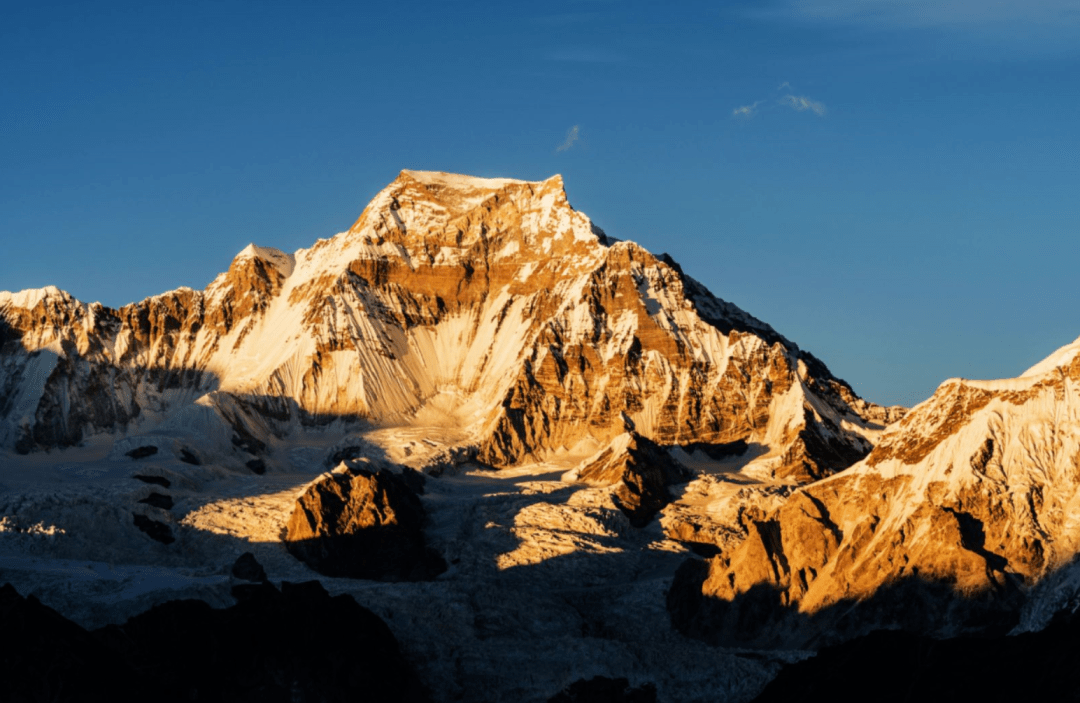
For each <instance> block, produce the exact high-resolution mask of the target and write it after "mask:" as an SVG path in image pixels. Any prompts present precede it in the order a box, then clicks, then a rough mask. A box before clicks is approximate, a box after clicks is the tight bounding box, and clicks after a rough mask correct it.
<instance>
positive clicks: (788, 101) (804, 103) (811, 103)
mask: <svg viewBox="0 0 1080 703" xmlns="http://www.w3.org/2000/svg"><path fill="white" fill-rule="evenodd" d="M780 104H781V105H786V106H787V107H790V108H791V109H792V110H795V111H796V112H806V111H807V110H809V111H811V112H813V113H814V114H815V115H817V116H818V117H824V116H825V113H826V112H828V110H827V108H826V107H825V103H822V102H818V101H817V100H811V99H810V98H808V97H806V96H805V95H785V96H784V97H783V98H781V99H780Z"/></svg>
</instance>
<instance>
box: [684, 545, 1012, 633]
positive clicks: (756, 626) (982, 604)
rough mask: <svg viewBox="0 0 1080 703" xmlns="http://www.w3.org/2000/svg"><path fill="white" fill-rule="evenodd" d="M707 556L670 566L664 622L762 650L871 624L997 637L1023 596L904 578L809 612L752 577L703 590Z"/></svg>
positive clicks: (858, 629) (862, 630) (871, 626)
mask: <svg viewBox="0 0 1080 703" xmlns="http://www.w3.org/2000/svg"><path fill="white" fill-rule="evenodd" d="M708 576H709V562H708V561H707V560H701V559H689V560H687V561H685V562H683V564H682V565H680V566H679V568H678V569H677V570H676V572H675V578H674V580H673V582H672V585H671V588H670V589H669V591H668V595H667V609H668V613H669V614H670V616H671V622H672V625H673V626H674V627H675V629H676V630H678V631H679V632H681V633H682V634H684V635H686V636H688V637H692V638H694V639H699V640H702V641H704V642H707V643H709V644H712V645H717V646H726V647H752V648H762V649H774V648H779V649H817V648H819V647H824V646H829V645H836V644H839V643H841V642H844V641H847V640H850V639H852V638H855V637H859V636H862V635H866V634H867V633H869V632H871V631H874V630H882V629H896V630H902V631H906V632H913V633H920V634H930V635H933V634H939V635H940V634H943V633H944V634H961V635H973V636H1003V635H1005V633H1007V632H1009V631H1010V630H1012V629H1013V628H1014V627H1015V626H1016V625H1017V624H1018V623H1019V617H1020V615H1019V613H1020V608H1021V605H1022V600H1023V595H1022V593H1021V591H1020V590H1019V588H1018V587H1017V586H1016V584H1008V585H1007V587H1003V588H1002V589H1000V590H998V591H987V592H984V593H971V594H962V593H958V592H957V591H956V590H955V589H954V584H952V583H948V582H946V581H935V580H929V579H924V578H922V577H920V576H917V575H915V576H908V577H906V578H900V579H896V580H895V581H893V582H892V583H891V584H889V585H887V586H885V587H882V588H880V589H879V590H878V591H877V592H876V593H875V594H874V595H873V596H871V597H868V598H863V599H854V598H851V599H843V600H840V601H837V602H835V603H833V604H832V605H830V606H828V607H826V608H822V609H821V610H818V611H816V612H813V613H804V612H800V611H799V609H798V604H790V605H789V604H787V603H785V601H784V598H785V595H786V594H785V592H784V591H782V590H779V589H777V588H775V587H773V586H771V585H769V584H767V583H760V584H758V585H756V586H753V587H752V588H750V589H749V590H747V591H745V592H743V593H740V594H739V595H738V596H736V597H735V598H734V599H733V600H725V599H723V598H716V597H712V596H706V595H704V594H703V593H702V584H703V583H704V581H705V579H706V578H708Z"/></svg>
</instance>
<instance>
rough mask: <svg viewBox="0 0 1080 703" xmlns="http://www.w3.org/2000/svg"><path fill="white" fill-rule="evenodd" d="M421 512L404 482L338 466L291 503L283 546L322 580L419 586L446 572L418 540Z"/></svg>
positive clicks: (421, 533)
mask: <svg viewBox="0 0 1080 703" xmlns="http://www.w3.org/2000/svg"><path fill="white" fill-rule="evenodd" d="M424 521H425V515H424V507H423V505H422V504H421V503H420V499H419V497H418V496H417V494H416V491H415V490H414V488H412V487H410V485H409V481H408V480H407V479H405V478H403V477H402V476H400V475H398V474H395V473H394V472H392V471H390V470H388V469H382V470H380V471H378V472H377V473H376V472H372V471H367V470H365V469H363V468H353V467H348V466H345V465H343V466H342V467H340V468H338V469H335V470H334V471H333V472H332V473H330V474H329V475H324V476H323V477H322V478H320V479H319V480H318V481H315V482H314V483H312V484H311V485H310V486H308V488H307V489H306V490H305V491H304V493H303V495H301V496H300V497H299V498H298V499H297V501H296V507H295V509H294V510H293V513H292V516H291V517H290V518H289V524H288V527H287V533H286V537H285V544H286V546H287V547H288V549H289V551H290V552H292V554H293V555H294V556H296V558H298V559H300V560H301V561H303V562H304V563H306V564H307V565H308V566H310V567H311V568H313V569H315V570H316V571H318V572H319V573H321V574H325V575H327V576H344V577H348V578H362V579H375V580H383V581H422V580H426V579H430V578H434V577H435V576H437V575H438V574H439V573H441V572H442V571H445V570H446V564H445V562H444V561H443V559H442V557H441V556H439V555H438V553H436V552H434V551H433V550H431V549H429V548H428V547H427V546H426V545H425V541H424V531H423V527H424Z"/></svg>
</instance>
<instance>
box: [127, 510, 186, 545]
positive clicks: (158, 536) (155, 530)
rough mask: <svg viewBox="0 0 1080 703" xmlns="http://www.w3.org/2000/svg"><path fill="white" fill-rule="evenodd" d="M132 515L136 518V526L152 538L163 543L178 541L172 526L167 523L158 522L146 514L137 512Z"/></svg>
mask: <svg viewBox="0 0 1080 703" xmlns="http://www.w3.org/2000/svg"><path fill="white" fill-rule="evenodd" d="M132 517H133V518H134V520H135V527H138V528H139V529H140V530H142V531H143V532H145V533H146V534H147V536H148V537H150V539H153V540H157V541H158V542H161V543H162V544H172V543H173V542H175V541H176V538H175V537H173V533H172V528H171V527H169V526H168V525H166V524H165V523H163V522H158V521H157V520H154V519H152V518H148V517H146V516H145V515H139V514H135V515H133V516H132Z"/></svg>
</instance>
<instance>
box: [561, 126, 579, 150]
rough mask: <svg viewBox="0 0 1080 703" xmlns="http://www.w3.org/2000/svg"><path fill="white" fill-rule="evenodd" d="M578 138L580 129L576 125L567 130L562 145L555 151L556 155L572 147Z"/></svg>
mask: <svg viewBox="0 0 1080 703" xmlns="http://www.w3.org/2000/svg"><path fill="white" fill-rule="evenodd" d="M579 136H581V127H580V126H578V125H574V126H573V127H571V128H570V129H569V130H567V132H566V139H565V140H563V143H562V144H560V145H559V147H558V148H557V149H555V151H556V153H558V152H562V151H566V150H567V149H569V148H570V147H572V146H574V142H576V141H577V140H578V137H579Z"/></svg>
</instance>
